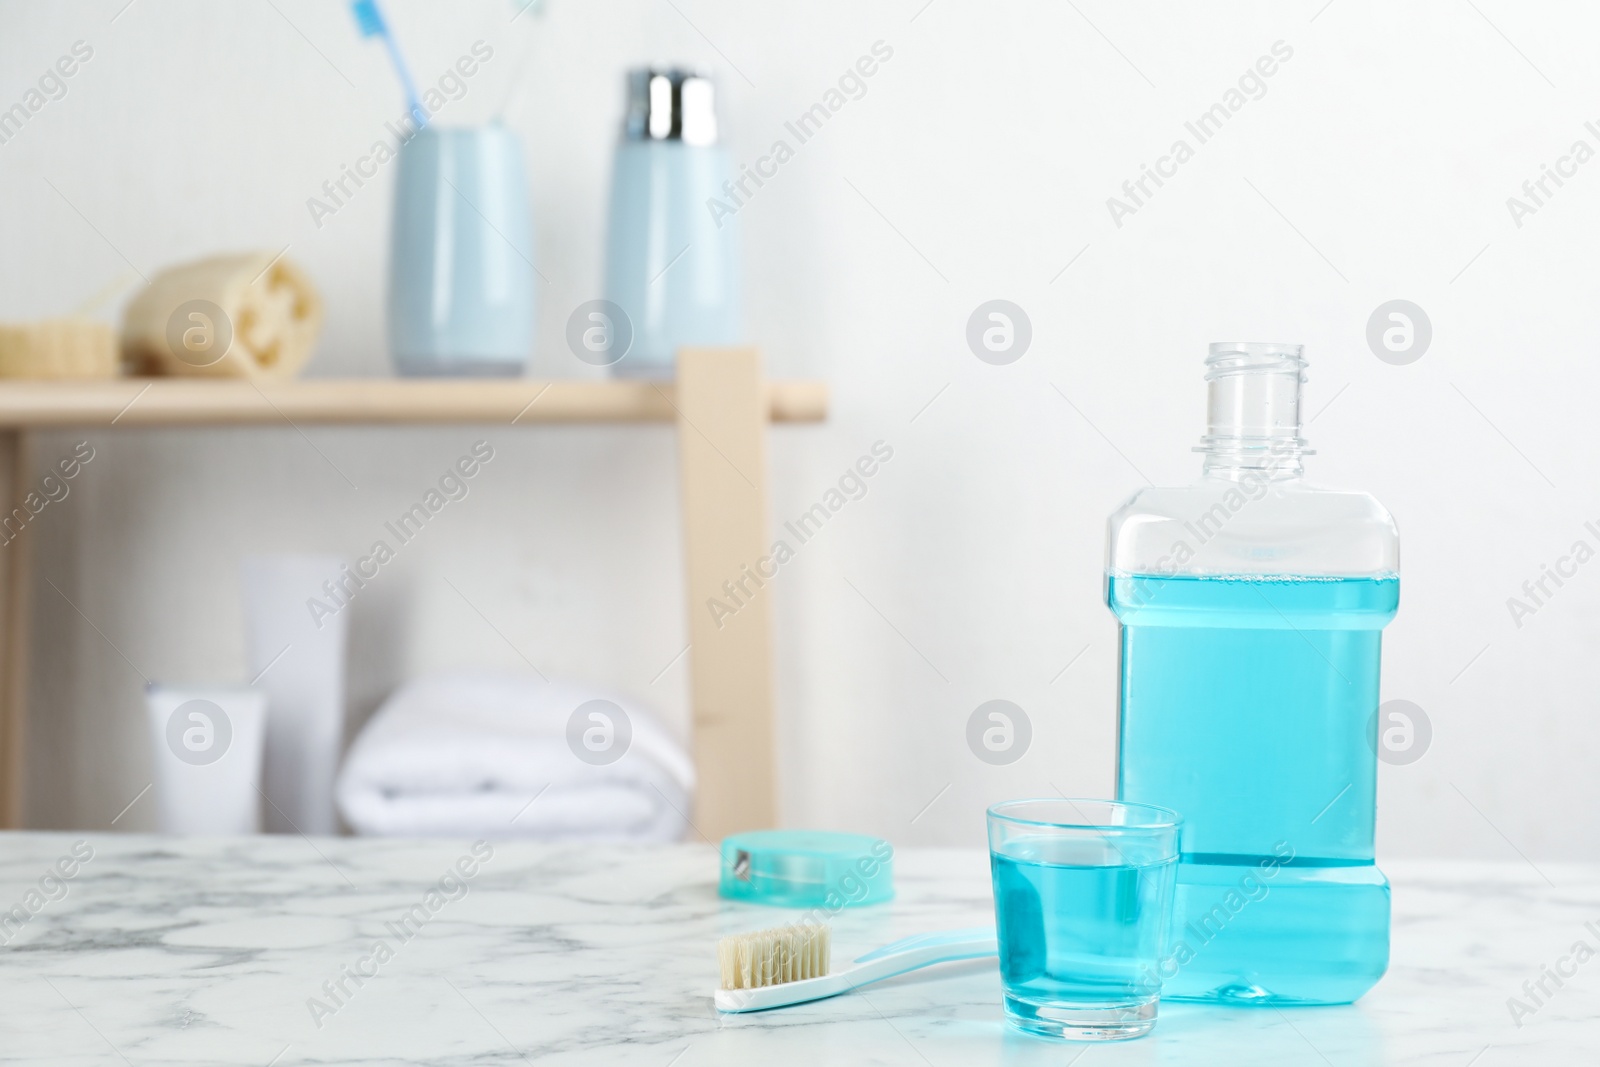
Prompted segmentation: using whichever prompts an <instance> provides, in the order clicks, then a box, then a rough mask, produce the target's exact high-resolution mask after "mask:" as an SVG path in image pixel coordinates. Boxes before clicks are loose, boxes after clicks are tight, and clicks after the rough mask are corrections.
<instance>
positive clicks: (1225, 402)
mask: <svg viewBox="0 0 1600 1067" xmlns="http://www.w3.org/2000/svg"><path fill="white" fill-rule="evenodd" d="M1303 352H1304V349H1303V347H1302V346H1301V345H1280V344H1254V343H1241V342H1234V341H1224V342H1219V343H1217V344H1213V345H1212V346H1211V351H1210V354H1209V355H1208V356H1207V357H1206V382H1207V385H1208V394H1207V400H1206V433H1205V436H1204V437H1202V438H1201V439H1200V444H1199V445H1198V446H1197V447H1196V448H1195V451H1196V452H1200V453H1202V454H1204V456H1205V472H1206V474H1207V475H1208V476H1215V477H1234V478H1239V477H1244V476H1245V475H1247V474H1249V475H1251V476H1253V477H1263V476H1265V477H1267V478H1269V479H1272V480H1278V479H1283V478H1295V477H1299V476H1300V475H1301V474H1302V473H1303V472H1304V470H1305V468H1304V466H1303V465H1302V464H1301V462H1300V459H1301V457H1302V456H1308V455H1311V454H1312V451H1311V449H1309V448H1307V447H1306V444H1307V442H1306V439H1305V438H1303V437H1301V436H1300V386H1301V384H1302V383H1304V382H1305V380H1306V373H1305V372H1306V360H1305V357H1304V355H1303V354H1302V353H1303Z"/></svg>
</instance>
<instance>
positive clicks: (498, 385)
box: [0, 378, 828, 429]
mask: <svg viewBox="0 0 1600 1067" xmlns="http://www.w3.org/2000/svg"><path fill="white" fill-rule="evenodd" d="M765 389H766V400H767V416H768V418H769V420H770V421H772V422H820V421H822V420H823V419H824V418H826V417H827V413H828V387H827V385H826V384H825V383H823V382H818V381H784V382H767V383H766V384H765ZM678 414H679V412H678V403H677V387H676V386H675V385H674V384H673V383H671V382H661V383H656V382H646V381H630V380H622V379H611V380H597V381H584V380H566V381H563V380H555V381H539V380H535V379H531V378H507V379H497V380H492V381H484V380H463V379H422V378H409V379H396V378H346V379H331V378H330V379H320V380H319V379H309V380H297V381H288V382H274V383H261V384H259V385H258V384H254V383H251V382H247V381H236V380H226V381H222V380H211V379H198V378H124V379H119V380H116V381H106V382H24V381H0V428H3V429H28V428H42V427H49V426H110V425H116V426H205V425H213V426H238V425H272V424H274V423H278V424H282V423H285V422H291V423H294V424H296V425H300V424H310V423H320V424H345V425H385V424H390V425H404V424H416V423H470V422H506V423H512V422H514V423H517V424H519V425H521V424H525V423H539V422H673V421H675V420H676V419H677V418H678Z"/></svg>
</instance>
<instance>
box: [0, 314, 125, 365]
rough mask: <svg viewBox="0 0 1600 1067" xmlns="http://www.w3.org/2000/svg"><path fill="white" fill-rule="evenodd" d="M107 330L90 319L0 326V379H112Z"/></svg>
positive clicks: (113, 348) (113, 360)
mask: <svg viewBox="0 0 1600 1067" xmlns="http://www.w3.org/2000/svg"><path fill="white" fill-rule="evenodd" d="M116 376H117V343H116V338H115V336H114V335H113V333H112V331H111V327H110V326H107V325H106V324H105V323H103V322H94V321H92V320H90V319H45V320H43V321H41V322H20V323H0V378H63V379H89V378H115V377H116Z"/></svg>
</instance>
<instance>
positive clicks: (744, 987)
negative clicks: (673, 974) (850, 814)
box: [714, 924, 999, 1012]
mask: <svg viewBox="0 0 1600 1067" xmlns="http://www.w3.org/2000/svg"><path fill="white" fill-rule="evenodd" d="M831 942H832V934H831V931H830V929H829V927H828V926H827V925H826V924H820V925H816V926H798V925H795V926H777V927H773V928H772V929H770V930H756V931H753V932H751V933H747V934H734V935H732V936H731V937H725V938H723V939H722V940H721V941H719V942H717V959H718V962H719V963H720V964H721V967H722V988H720V989H718V990H717V992H716V996H715V998H714V999H715V1001H716V1006H717V1010H718V1011H722V1012H742V1011H765V1010H767V1009H768V1008H786V1007H788V1006H789V1005H791V1004H804V1003H805V1002H807V1001H810V1000H822V999H823V998H825V997H835V996H838V995H839V994H840V993H848V992H850V991H851V990H852V989H854V988H856V987H857V986H862V985H866V984H867V983H868V982H877V981H880V980H882V979H884V978H893V977H894V976H895V975H899V974H905V973H906V972H907V971H915V970H918V969H919V968H922V967H929V966H932V965H933V964H935V963H948V962H950V961H952V960H974V959H982V958H983V957H985V956H996V955H998V954H999V948H998V947H997V945H996V942H995V935H994V927H992V926H978V927H973V928H971V929H968V930H947V931H943V932H940V933H932V934H914V935H912V936H911V937H907V938H903V939H901V940H899V941H895V942H893V943H892V944H888V945H884V946H883V947H882V948H879V949H874V950H873V951H871V952H869V953H867V954H866V955H865V956H857V957H856V958H855V959H854V960H852V961H851V962H852V963H853V964H855V966H853V967H851V968H849V969H847V970H843V971H840V972H838V973H837V974H829V973H828V955H829V951H830V948H831Z"/></svg>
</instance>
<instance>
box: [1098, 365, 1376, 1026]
mask: <svg viewBox="0 0 1600 1067" xmlns="http://www.w3.org/2000/svg"><path fill="white" fill-rule="evenodd" d="M1301 353H1302V349H1301V346H1299V345H1275V344H1239V343H1223V344H1214V345H1212V346H1211V352H1210V355H1209V357H1208V358H1207V359H1206V380H1207V382H1208V383H1209V389H1210V396H1209V405H1208V406H1209V412H1208V421H1209V423H1210V425H1209V429H1208V431H1207V433H1206V436H1205V437H1204V438H1203V439H1202V442H1201V444H1200V446H1199V447H1198V448H1197V449H1196V451H1198V452H1201V453H1203V454H1204V455H1205V470H1204V474H1203V476H1202V477H1201V478H1200V480H1199V481H1197V482H1195V483H1194V484H1193V485H1190V486H1187V487H1185V488H1181V489H1154V488H1152V489H1145V490H1142V491H1141V492H1139V493H1137V494H1135V495H1134V497H1133V498H1132V499H1131V500H1129V501H1128V502H1127V503H1126V504H1124V505H1123V506H1122V507H1121V508H1120V509H1118V511H1117V512H1116V513H1115V514H1114V515H1112V516H1111V519H1110V523H1109V546H1108V567H1107V582H1106V602H1107V603H1108V604H1109V605H1110V607H1111V610H1112V611H1113V612H1115V613H1116V616H1117V619H1118V621H1119V622H1120V623H1121V632H1122V655H1121V679H1120V682H1121V687H1120V688H1121V696H1120V705H1121V706H1120V723H1119V730H1118V754H1117V795H1118V796H1119V798H1121V799H1122V800H1129V801H1139V802H1141V803H1145V804H1157V805H1160V806H1161V807H1165V808H1172V809H1174V810H1176V811H1177V812H1179V813H1180V814H1182V815H1183V818H1184V830H1183V841H1182V846H1181V848H1182V853H1181V855H1180V857H1179V866H1178V891H1177V901H1176V911H1175V915H1174V921H1173V941H1172V944H1171V946H1170V947H1169V949H1168V955H1167V956H1166V957H1164V958H1163V959H1162V960H1161V962H1160V965H1159V969H1160V971H1161V977H1162V979H1163V983H1164V984H1163V987H1162V995H1163V996H1170V997H1174V998H1177V999H1183V1000H1205V1001H1224V1002H1235V1003H1271V1004H1347V1003H1349V1002H1351V1001H1353V1000H1355V999H1356V998H1357V997H1359V996H1361V994H1362V993H1365V992H1366V991H1367V990H1368V989H1371V988H1372V986H1373V985H1374V984H1375V983H1376V982H1377V981H1378V979H1379V978H1380V977H1382V975H1383V972H1384V970H1385V968H1386V967H1387V966H1388V963H1389V883H1388V881H1387V880H1386V879H1385V878H1384V876H1383V874H1382V873H1381V872H1380V871H1379V870H1378V868H1377V867H1376V866H1374V865H1373V855H1372V837H1373V825H1374V814H1375V811H1374V809H1375V804H1376V792H1377V708H1378V664H1379V658H1380V655H1379V649H1380V644H1381V640H1382V630H1383V627H1384V626H1385V625H1387V624H1388V622H1389V620H1390V619H1392V618H1394V614H1395V610H1396V608H1397V607H1398V606H1399V600H1400V576H1399V566H1400V543H1399V534H1398V532H1397V531H1396V529H1395V525H1394V520H1393V519H1392V518H1391V517H1390V516H1389V513H1388V512H1387V511H1386V510H1384V508H1383V506H1382V505H1381V504H1379V503H1378V502H1377V501H1376V500H1374V499H1373V498H1372V497H1370V496H1368V495H1367V494H1365V493H1353V492H1343V491H1335V490H1328V489H1317V488H1313V487H1312V486H1310V485H1307V484H1306V482H1305V481H1304V479H1303V478H1302V466H1301V457H1303V456H1306V455H1309V454H1310V453H1309V451H1308V450H1307V448H1306V442H1305V440H1304V439H1303V438H1301V436H1300V386H1301V383H1302V382H1304V381H1305V367H1306V362H1305V359H1304V358H1303V356H1302V354H1301Z"/></svg>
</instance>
